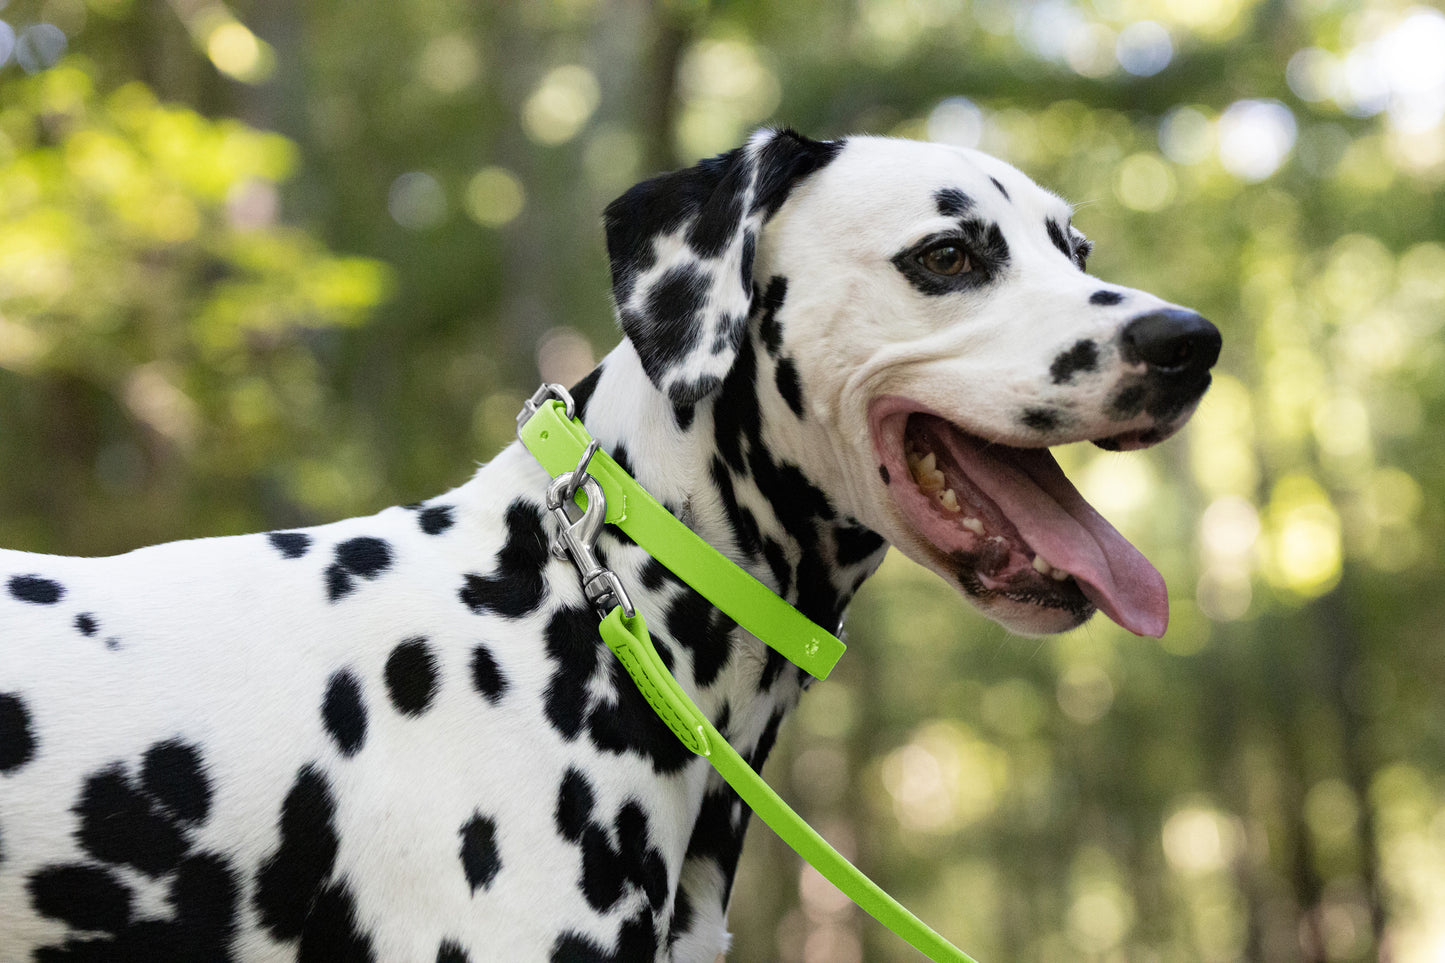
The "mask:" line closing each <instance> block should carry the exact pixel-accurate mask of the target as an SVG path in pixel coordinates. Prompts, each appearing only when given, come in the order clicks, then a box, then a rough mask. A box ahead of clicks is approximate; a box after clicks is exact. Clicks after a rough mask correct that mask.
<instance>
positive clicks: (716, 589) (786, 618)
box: [517, 386, 845, 679]
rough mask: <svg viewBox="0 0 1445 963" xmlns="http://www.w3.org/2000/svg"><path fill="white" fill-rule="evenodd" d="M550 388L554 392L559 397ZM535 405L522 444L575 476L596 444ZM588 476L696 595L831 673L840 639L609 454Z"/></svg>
mask: <svg viewBox="0 0 1445 963" xmlns="http://www.w3.org/2000/svg"><path fill="white" fill-rule="evenodd" d="M547 387H548V388H549V389H551V391H552V392H553V393H555V392H556V391H557V390H558V389H556V388H555V387H553V386H547ZM538 393H539V394H540V393H541V392H540V391H539V392H538ZM533 405H535V414H532V415H531V416H530V417H528V418H527V419H526V421H524V422H523V421H521V420H520V417H519V425H518V428H517V435H518V436H519V437H520V438H521V439H522V444H524V445H526V446H527V450H528V451H530V452H531V453H532V455H533V456H534V457H535V458H536V459H537V461H539V462H541V464H542V467H543V468H545V469H546V470H547V473H548V474H549V475H554V476H556V475H561V474H562V473H563V472H569V473H570V472H574V471H575V470H576V468H577V466H578V462H579V460H580V459H581V458H582V456H583V454H584V453H585V452H586V451H587V449H588V445H589V444H590V443H591V441H592V437H591V436H590V435H588V434H587V429H585V428H583V427H582V423H581V422H580V421H577V420H576V419H574V418H571V417H569V416H568V411H567V409H568V408H569V407H570V406H569V405H567V404H566V403H565V402H563V401H559V400H555V399H553V400H549V401H544V402H541V403H536V402H532V403H529V407H532V406H533ZM523 414H524V415H525V414H526V412H525V411H524V412H523ZM585 474H588V475H591V476H592V477H593V478H596V479H597V481H598V482H599V483H600V484H601V485H602V491H603V494H605V495H606V496H607V499H606V501H607V516H606V520H607V521H608V522H611V523H612V524H614V525H616V526H617V527H618V528H620V529H622V530H623V531H624V532H626V533H627V534H628V536H630V537H631V538H632V540H633V541H635V542H636V543H637V544H639V545H641V546H642V547H643V548H645V549H647V551H648V553H649V554H651V555H652V557H653V558H655V559H657V560H658V561H659V562H661V563H662V564H663V565H665V566H667V568H668V569H669V570H670V571H672V573H673V574H674V575H676V576H677V577H678V578H680V579H682V580H683V581H684V582H686V583H687V584H688V585H690V586H692V588H693V590H694V591H696V592H698V593H699V594H701V595H702V596H703V597H704V598H706V599H707V600H708V601H709V602H711V603H712V604H713V605H716V606H717V607H718V608H720V609H722V611H723V612H725V613H727V616H728V618H730V619H732V620H733V621H734V622H736V623H738V625H741V626H742V627H743V628H745V629H747V630H748V631H749V632H751V633H752V634H753V635H755V636H757V637H758V638H760V639H762V640H763V641H765V642H767V644H768V645H770V646H772V647H773V648H774V649H776V650H778V652H779V653H781V654H782V655H783V656H784V657H785V658H786V659H787V660H788V661H789V662H791V663H793V664H794V665H796V666H798V667H800V668H802V669H805V670H806V671H807V672H808V673H810V674H811V675H813V676H814V677H815V678H818V679H826V678H827V677H828V673H829V672H832V671H833V666H834V665H835V664H836V663H837V661H838V659H840V658H841V657H842V655H843V650H844V648H845V646H844V645H843V643H842V641H841V640H839V639H838V637H837V636H835V635H833V633H831V632H829V631H828V630H826V629H824V628H822V627H821V626H819V625H817V624H816V623H814V622H813V621H812V620H811V619H809V618H808V617H807V616H805V615H803V613H801V612H799V611H798V610H797V609H795V608H793V607H792V606H791V605H789V604H788V603H787V602H785V601H783V600H782V599H781V598H779V597H778V596H776V595H774V594H773V593H772V591H771V590H769V589H768V587H767V586H766V585H764V584H763V583H762V582H759V581H758V580H757V579H755V578H753V577H752V576H751V575H749V574H748V573H747V572H745V571H743V570H742V569H741V568H738V566H736V565H734V564H733V563H732V562H730V561H729V560H728V559H727V558H726V557H724V556H723V554H722V553H721V552H719V551H718V550H717V549H715V548H713V547H712V546H711V545H709V544H708V543H707V542H704V541H703V540H702V539H701V538H699V537H698V535H697V533H696V532H694V531H693V530H692V529H690V528H688V527H687V526H686V525H684V524H683V523H682V522H680V521H678V520H677V519H676V518H675V517H673V514H672V513H671V512H669V511H668V510H667V509H666V508H664V507H663V506H662V504H661V503H660V502H658V501H657V499H655V498H653V497H652V496H651V495H649V494H648V493H647V490H646V489H645V488H643V487H642V486H641V485H639V484H638V483H637V481H636V480H635V479H634V478H633V477H632V476H631V475H629V474H627V472H625V471H623V470H622V467H621V466H620V465H618V464H617V462H616V461H614V460H613V458H612V456H611V455H609V454H607V452H605V451H598V452H596V453H595V454H594V455H592V456H591V461H590V462H588V463H587V465H586V467H585Z"/></svg>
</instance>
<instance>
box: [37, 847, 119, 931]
mask: <svg viewBox="0 0 1445 963" xmlns="http://www.w3.org/2000/svg"><path fill="white" fill-rule="evenodd" d="M26 888H27V889H28V890H29V891H30V905H31V906H33V907H34V908H35V912H37V913H39V914H40V915H41V916H48V917H50V918H51V919H57V920H62V921H64V922H65V923H67V924H69V925H70V926H72V927H74V928H75V929H78V930H107V931H110V932H115V931H116V930H119V929H122V928H124V927H125V926H127V925H129V923H130V905H131V893H130V889H129V887H127V886H126V885H125V884H124V883H123V882H121V880H120V878H119V877H118V876H116V874H115V873H113V872H112V871H110V870H109V869H104V868H102V867H99V866H84V865H80V864H76V863H71V864H68V865H57V866H46V867H44V868H43V869H40V870H37V871H36V872H35V873H33V874H31V876H30V878H29V879H28V880H27V881H26Z"/></svg>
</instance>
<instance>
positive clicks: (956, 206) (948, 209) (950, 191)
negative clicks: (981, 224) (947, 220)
mask: <svg viewBox="0 0 1445 963" xmlns="http://www.w3.org/2000/svg"><path fill="white" fill-rule="evenodd" d="M995 183H996V182H995ZM933 201H934V203H935V204H937V205H938V213H939V214H940V215H941V216H943V217H963V216H964V215H965V214H967V213H968V212H969V211H971V210H973V198H971V197H969V196H968V195H967V194H965V193H964V192H963V191H961V190H959V189H958V188H956V187H945V188H943V189H942V190H940V191H935V192H934V195H933Z"/></svg>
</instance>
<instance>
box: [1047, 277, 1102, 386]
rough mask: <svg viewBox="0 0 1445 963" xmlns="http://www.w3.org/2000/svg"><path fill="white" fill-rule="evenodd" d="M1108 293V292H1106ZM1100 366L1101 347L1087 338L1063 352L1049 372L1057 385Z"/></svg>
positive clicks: (1070, 380) (1064, 383)
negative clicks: (1079, 373) (1081, 372)
mask: <svg viewBox="0 0 1445 963" xmlns="http://www.w3.org/2000/svg"><path fill="white" fill-rule="evenodd" d="M1105 293H1107V292H1105ZM1098 366H1099V348H1098V345H1096V344H1094V342H1092V341H1090V340H1088V339H1087V338H1085V339H1082V340H1079V341H1076V342H1074V346H1073V347H1072V348H1070V349H1069V350H1067V351H1064V352H1061V353H1060V354H1059V356H1058V357H1057V358H1055V359H1054V363H1053V364H1051V365H1049V374H1050V375H1051V376H1052V377H1053V379H1054V384H1056V385H1066V384H1069V383H1070V382H1072V381H1073V380H1074V375H1075V374H1077V373H1078V372H1080V371H1093V370H1094V369H1095V368H1097V367H1098Z"/></svg>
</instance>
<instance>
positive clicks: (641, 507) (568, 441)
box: [517, 400, 976, 963]
mask: <svg viewBox="0 0 1445 963" xmlns="http://www.w3.org/2000/svg"><path fill="white" fill-rule="evenodd" d="M530 407H531V405H529V408H530ZM565 411H566V407H565V406H564V405H563V403H562V402H560V401H555V400H553V401H546V402H542V403H541V404H538V405H536V411H535V413H534V414H532V415H531V416H530V417H527V418H526V420H525V421H523V422H522V423H521V424H520V426H519V428H518V431H517V434H518V435H519V436H520V437H521V439H522V443H523V444H524V445H526V447H527V449H528V450H529V451H530V452H531V453H532V454H533V456H535V457H536V459H537V460H538V461H539V462H540V463H541V464H542V466H543V467H544V468H545V469H546V470H547V472H548V473H549V474H551V475H553V476H554V477H556V476H560V475H562V474H564V473H569V472H574V471H580V470H582V469H579V468H578V465H579V462H580V461H581V459H582V457H583V453H584V452H585V451H586V450H587V446H588V445H589V444H590V443H591V441H592V439H591V437H590V436H589V435H588V434H587V431H586V429H584V428H583V427H582V423H581V422H580V421H578V420H576V419H571V418H567V417H566V414H565ZM524 417H525V415H524ZM585 470H586V472H587V473H588V474H590V475H592V476H593V477H594V478H596V479H597V481H598V482H599V483H600V484H601V486H602V492H603V496H604V497H605V499H606V501H607V515H606V520H607V521H608V522H611V523H613V524H615V525H617V526H618V527H619V528H621V529H622V530H623V531H624V532H626V533H627V535H628V536H630V537H631V538H632V540H633V541H635V542H637V544H638V545H640V546H642V548H643V549H644V550H645V551H647V552H648V553H649V554H651V555H652V557H653V558H655V559H657V560H658V561H659V562H661V563H662V564H663V565H665V566H667V567H668V568H669V569H671V570H672V572H673V574H675V575H677V576H678V577H679V578H681V579H682V580H683V581H684V582H686V583H687V584H688V585H689V586H691V587H692V588H693V590H694V591H697V592H699V593H700V594H701V595H702V596H703V597H704V598H706V599H707V600H708V601H710V602H712V603H713V604H714V605H716V606H717V607H718V608H719V609H721V610H722V611H724V612H726V613H727V615H728V616H729V617H730V618H732V619H733V620H734V621H736V622H737V623H738V624H739V625H741V626H742V627H743V628H745V629H747V630H748V631H749V632H751V633H752V634H753V635H755V636H757V637H758V638H759V639H761V640H763V641H764V642H766V643H767V644H768V645H770V646H772V647H773V648H774V649H776V650H777V651H778V652H780V653H781V654H782V655H784V656H785V657H787V658H788V659H789V660H790V661H791V662H793V663H794V664H795V665H798V666H800V667H802V668H803V669H806V670H807V671H808V672H810V673H811V674H812V675H814V676H815V677H817V678H819V679H823V678H827V675H828V673H829V672H830V671H832V668H833V665H834V663H836V662H837V661H838V658H839V657H840V656H841V655H842V654H843V643H842V642H840V641H839V640H838V639H837V638H835V637H834V636H833V635H832V633H830V632H827V631H825V630H824V629H821V628H819V627H818V626H817V625H815V624H813V622H811V621H810V620H808V619H807V618H806V617H804V616H803V615H802V613H800V612H798V611H797V610H796V609H794V608H793V607H792V606H791V605H789V604H788V603H787V602H785V601H784V600H783V599H781V598H779V597H778V596H776V595H774V594H773V593H772V592H771V591H769V590H768V588H767V587H766V586H765V585H763V584H762V583H761V582H759V581H758V580H757V579H755V578H753V577H752V576H751V575H749V574H748V573H747V572H744V571H743V570H742V569H741V568H739V567H738V566H736V565H734V564H733V563H732V562H730V561H728V560H727V559H726V558H724V557H723V556H722V555H721V554H720V553H718V552H717V551H716V550H715V549H714V548H713V547H712V546H711V545H708V544H707V543H706V542H704V541H703V540H702V539H701V538H698V537H697V535H696V534H694V533H693V532H692V530H691V529H689V528H688V527H687V526H686V525H684V524H682V522H680V521H678V520H677V519H676V518H674V517H673V516H672V514H671V513H669V512H668V511H667V509H665V508H663V507H662V505H661V504H659V503H658V501H657V500H656V499H655V498H653V497H652V496H651V495H649V494H648V493H647V491H646V490H644V489H643V487H642V486H641V485H639V484H638V483H637V482H636V481H635V480H634V479H633V478H632V477H631V476H630V475H628V474H627V472H625V471H623V470H622V468H621V467H620V466H619V465H618V464H617V462H616V461H614V460H613V459H612V458H611V457H610V456H608V455H607V453H606V452H603V451H597V452H596V453H595V454H594V455H593V456H592V457H591V460H590V461H589V462H587V466H586V469H585ZM584 497H585V496H584ZM598 633H599V634H600V635H601V637H602V640H603V641H604V642H605V643H606V644H607V647H608V648H609V649H611V650H612V652H613V653H614V654H615V655H616V656H617V659H618V661H620V662H621V663H622V665H623V667H624V668H625V669H626V670H627V673H628V675H630V676H631V677H632V680H633V681H634V682H635V683H636V685H637V688H638V691H639V692H641V693H642V696H643V698H645V699H646V700H647V703H648V705H650V706H651V707H652V710H653V711H654V712H656V713H657V716H658V718H659V719H661V720H662V722H663V723H664V724H666V725H667V727H668V728H669V729H671V730H672V732H673V733H674V734H675V735H676V736H677V737H678V739H679V740H681V741H682V744H683V745H684V746H686V747H687V748H688V749H689V750H690V751H691V752H693V753H696V754H697V755H700V756H702V757H704V758H705V759H707V761H708V762H709V763H710V764H711V765H712V767H713V768H714V769H716V770H717V772H718V774H719V775H721V776H722V777H723V779H724V780H726V781H727V783H728V785H729V786H731V787H732V788H733V790H734V791H736V792H737V794H738V796H739V797H740V798H741V799H742V800H743V801H744V802H745V803H747V804H748V806H749V807H750V808H751V809H752V810H753V812H755V813H757V814H758V818H760V819H762V821H763V822H765V823H766V824H767V825H768V827H769V828H770V829H772V830H773V832H775V833H777V834H778V837H779V838H781V839H782V840H783V842H785V843H787V844H788V845H789V846H790V847H792V849H793V851H794V852H796V853H797V854H798V855H799V856H801V857H802V858H803V860H804V861H805V862H807V863H808V864H809V865H810V866H812V867H813V868H814V869H816V870H817V871H818V872H819V873H821V874H822V875H823V877H824V878H825V879H827V880H829V881H830V882H831V883H832V884H833V885H834V886H836V887H838V889H839V890H841V891H842V892H843V894H844V895H845V896H847V897H848V898H849V899H851V900H852V901H853V902H854V903H856V904H858V906H859V907H860V908H861V909H863V910H864V911H865V912H867V913H868V914H869V915H871V916H872V917H873V918H874V919H876V920H877V921H878V922H880V923H882V924H883V925H884V926H885V927H887V928H888V929H889V930H891V931H892V932H893V933H895V934H896V935H897V936H899V937H900V938H901V939H903V940H905V941H906V942H908V943H909V944H910V945H912V946H913V948H914V949H916V950H918V951H919V952H920V953H922V954H923V955H924V956H926V957H927V958H928V959H930V960H933V961H934V963H976V961H975V960H974V959H973V957H971V956H969V955H968V954H967V953H965V952H963V951H962V950H960V949H959V948H958V947H956V946H954V945H953V944H952V943H950V942H949V941H948V940H946V939H944V938H943V937H942V936H939V935H938V934H937V933H936V932H934V931H933V930H932V929H930V928H929V927H928V925H927V924H926V923H924V922H923V921H922V920H920V919H919V918H918V917H916V916H914V915H913V914H912V913H910V912H909V911H908V909H907V908H906V907H904V906H903V905H902V904H901V903H899V902H898V901H897V900H895V899H894V898H893V897H891V896H889V895H888V893H887V892H885V891H884V890H883V889H882V888H881V887H879V886H878V884H877V883H874V882H873V881H872V880H871V879H869V878H868V877H867V876H866V875H865V874H864V873H863V872H862V871H861V870H860V869H858V868H857V867H856V866H854V865H853V864H852V863H850V862H848V860H847V859H845V858H844V857H843V855H842V854H841V853H839V852H838V851H837V850H836V849H834V848H833V847H832V846H831V845H829V844H828V841H827V840H825V839H824V838H823V837H822V836H820V835H818V833H817V831H816V830H814V829H813V827H812V826H809V825H808V822H807V820H805V819H803V817H802V816H799V815H798V814H797V813H796V812H794V811H793V810H792V808H791V807H789V806H788V804H787V803H786V802H784V801H783V799H782V797H781V796H779V795H778V794H777V793H776V792H774V791H773V788H772V787H771V786H769V785H768V784H767V781H766V780H764V779H763V777H762V776H761V775H760V774H759V773H758V772H757V771H756V770H754V769H753V767H752V766H751V765H750V764H749V763H748V762H747V760H745V759H743V757H742V756H740V755H739V754H738V752H737V750H735V749H734V748H733V747H732V746H731V745H729V744H728V741H727V739H726V738H725V737H724V736H723V735H722V734H721V733H720V732H718V731H717V729H716V728H715V727H714V726H713V725H712V723H711V722H709V721H708V718H707V716H706V715H705V714H703V712H702V710H701V709H699V708H698V707H697V705H696V703H694V702H693V701H692V699H691V698H689V697H688V695H687V693H686V692H684V691H683V689H682V686H680V685H679V684H678V682H677V680H676V679H675V678H673V676H672V673H671V672H669V671H668V670H667V667H666V666H665V665H664V664H663V662H662V659H661V657H659V656H658V654H657V649H656V648H655V647H654V646H653V644H652V638H651V636H650V635H648V632H647V623H646V622H645V621H644V620H643V617H642V614H641V613H637V614H635V615H633V616H631V617H628V616H626V615H625V614H623V610H622V606H621V605H617V606H615V607H613V608H612V609H611V611H609V612H608V613H607V614H606V615H605V616H604V617H603V618H602V621H601V624H600V625H599V626H598Z"/></svg>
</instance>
